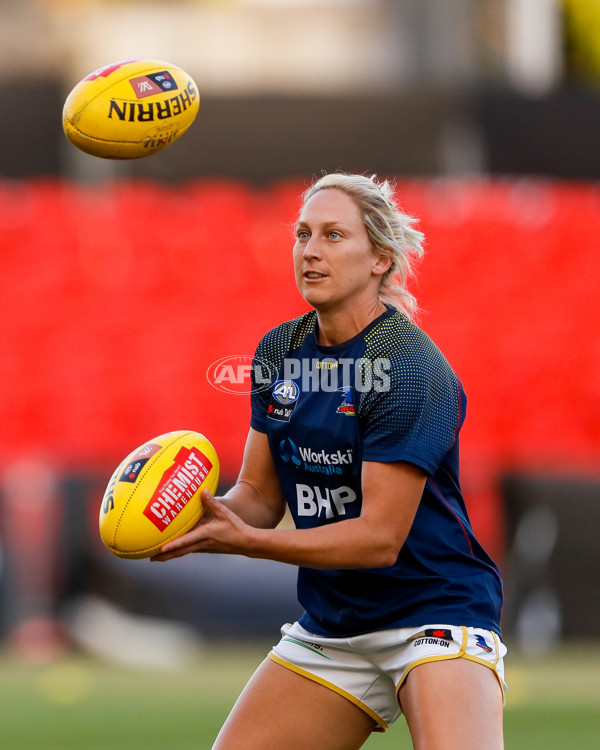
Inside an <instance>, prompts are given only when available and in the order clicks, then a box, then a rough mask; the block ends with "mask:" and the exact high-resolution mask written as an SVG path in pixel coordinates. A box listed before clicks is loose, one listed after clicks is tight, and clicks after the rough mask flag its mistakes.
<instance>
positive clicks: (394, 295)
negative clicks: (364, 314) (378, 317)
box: [302, 172, 424, 319]
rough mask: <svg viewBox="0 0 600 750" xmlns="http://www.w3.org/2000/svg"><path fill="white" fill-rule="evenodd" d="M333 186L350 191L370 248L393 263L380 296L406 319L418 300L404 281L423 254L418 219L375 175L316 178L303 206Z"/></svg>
mask: <svg viewBox="0 0 600 750" xmlns="http://www.w3.org/2000/svg"><path fill="white" fill-rule="evenodd" d="M332 188H335V189H337V190H342V191H343V192H345V193H346V194H347V195H349V196H350V197H351V198H352V199H353V200H354V201H355V203H356V204H357V206H358V207H359V209H360V211H361V213H362V216H363V222H364V225H365V228H366V230H367V234H368V235H369V239H370V241H371V245H372V248H373V252H375V253H378V254H379V255H381V256H383V257H384V258H391V260H392V263H391V265H390V267H389V269H388V270H387V271H386V273H385V274H384V275H383V276H382V279H381V285H380V287H379V297H380V299H381V300H382V301H383V302H389V303H390V304H392V305H393V306H395V307H398V308H399V309H400V310H401V311H402V312H403V313H404V314H405V315H406V316H407V317H408V318H409V319H411V318H412V317H413V316H414V315H415V313H416V312H417V300H416V298H415V297H414V296H413V295H412V294H411V293H410V292H409V291H408V289H407V288H406V284H407V282H408V280H409V279H410V278H411V277H412V276H414V266H415V263H416V262H417V261H419V260H420V259H421V258H422V257H423V246H422V243H423V240H424V235H423V233H422V232H419V231H418V230H416V229H413V228H412V225H413V224H415V223H416V222H417V219H414V218H412V217H411V216H408V215H407V214H404V213H402V211H400V209H399V208H398V206H397V205H396V203H395V197H394V187H393V185H392V184H391V183H390V182H389V181H388V180H377V179H376V175H372V176H371V177H366V176H365V175H360V174H345V173H343V172H334V173H332V174H326V175H324V176H323V177H320V178H319V179H318V180H316V181H315V182H314V183H313V184H312V185H311V186H310V187H309V188H308V190H306V192H305V193H304V194H303V196H302V206H303V207H304V205H305V204H306V202H307V201H308V200H309V199H310V198H312V196H313V195H314V194H315V193H318V192H319V191H320V190H327V189H332Z"/></svg>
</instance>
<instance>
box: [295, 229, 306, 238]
mask: <svg viewBox="0 0 600 750" xmlns="http://www.w3.org/2000/svg"><path fill="white" fill-rule="evenodd" d="M296 237H297V238H298V239H299V240H306V239H308V232H304V231H299V232H296Z"/></svg>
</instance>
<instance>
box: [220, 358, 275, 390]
mask: <svg viewBox="0 0 600 750" xmlns="http://www.w3.org/2000/svg"><path fill="white" fill-rule="evenodd" d="M276 376H277V371H276V370H275V368H274V367H273V365H272V364H271V363H270V362H267V361H265V360H262V359H259V358H258V357H254V356H251V355H249V354H238V355H233V356H228V357H221V359H218V360H217V361H216V362H213V363H212V365H210V366H209V368H208V370H207V371H206V379H207V380H208V382H209V383H210V384H211V385H212V387H213V388H216V389H217V390H218V391H223V392H224V393H234V394H237V395H239V396H244V395H247V394H248V393H250V392H251V391H252V382H253V381H254V387H255V390H257V391H264V390H265V389H266V388H269V386H270V385H271V384H272V383H273V381H274V380H275V378H276Z"/></svg>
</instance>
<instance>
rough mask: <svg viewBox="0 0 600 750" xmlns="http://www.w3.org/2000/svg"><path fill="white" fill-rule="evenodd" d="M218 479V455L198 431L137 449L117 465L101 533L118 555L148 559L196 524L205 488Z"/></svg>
mask: <svg viewBox="0 0 600 750" xmlns="http://www.w3.org/2000/svg"><path fill="white" fill-rule="evenodd" d="M218 483H219V459H218V456H217V452H216V451H215V449H214V448H213V446H212V445H211V443H210V442H209V441H208V440H207V439H206V438H205V437H204V435H201V434H200V433H199V432H193V431H188V430H179V431H176V432H168V433H167V434H166V435H160V436H159V437H156V438H154V439H153V440H150V441H148V442H147V443H144V445H142V446H140V447H139V448H136V450H134V451H133V452H132V453H130V454H129V455H128V456H127V457H126V458H125V459H124V460H123V461H122V462H121V463H120V464H119V466H117V468H116V470H115V472H114V474H113V475H112V477H111V479H110V482H109V483H108V486H107V488H106V491H105V493H104V497H103V499H102V505H101V507H100V519H99V524H100V536H101V538H102V541H103V542H104V544H105V545H106V547H108V549H109V550H110V551H111V552H112V553H113V554H115V555H117V557H124V558H128V557H129V558H141V557H150V556H151V555H153V554H155V553H156V552H158V550H159V549H160V548H161V546H162V545H163V544H165V542H167V541H169V540H170V539H174V538H175V537H177V536H180V535H181V534H184V533H185V532H186V531H189V530H190V529H191V528H193V527H194V526H195V525H196V524H197V523H198V521H199V520H200V518H201V517H202V514H203V512H204V507H203V505H202V502H201V500H200V493H201V492H202V490H203V489H208V490H210V492H211V493H213V494H214V492H215V491H216V489H217V485H218Z"/></svg>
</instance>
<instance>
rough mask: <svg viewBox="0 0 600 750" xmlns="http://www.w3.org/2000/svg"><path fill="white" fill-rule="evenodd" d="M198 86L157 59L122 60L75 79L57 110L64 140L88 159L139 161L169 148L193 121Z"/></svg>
mask: <svg viewBox="0 0 600 750" xmlns="http://www.w3.org/2000/svg"><path fill="white" fill-rule="evenodd" d="M199 106H200V95H199V93H198V87H197V86H196V84H195V82H194V81H193V79H192V78H191V77H190V76H189V75H188V74H187V73H186V72H185V71H183V70H182V69H181V68H178V67H177V66H176V65H172V64H171V63H168V62H164V61H162V60H126V61H123V62H116V63H112V64H111V65H106V66H105V67H103V68H100V69H99V70H96V71H94V72H93V73H90V75H88V76H86V77H85V78H84V79H83V80H81V81H80V82H79V83H78V84H77V85H76V86H75V88H74V89H73V90H72V91H71V93H70V94H69V96H68V97H67V99H66V101H65V104H64V107H63V117H62V122H63V130H64V131H65V135H66V136H67V138H68V139H69V141H70V142H71V143H72V144H73V145H74V146H77V148H79V149H81V150H82V151H85V152H86V153H88V154H91V155H92V156H99V157H102V158H104V159H139V158H140V157H142V156H149V155H150V154H154V153H156V152H157V151H161V150H162V149H164V148H166V147H167V146H169V145H170V144H171V143H173V142H174V141H176V140H177V139H178V138H180V137H181V136H182V135H183V134H184V133H185V132H186V130H187V129H188V128H189V127H190V125H191V124H192V123H193V122H194V119H195V118H196V115H197V114H198V108H199Z"/></svg>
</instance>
